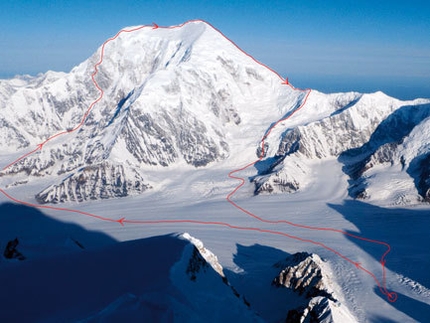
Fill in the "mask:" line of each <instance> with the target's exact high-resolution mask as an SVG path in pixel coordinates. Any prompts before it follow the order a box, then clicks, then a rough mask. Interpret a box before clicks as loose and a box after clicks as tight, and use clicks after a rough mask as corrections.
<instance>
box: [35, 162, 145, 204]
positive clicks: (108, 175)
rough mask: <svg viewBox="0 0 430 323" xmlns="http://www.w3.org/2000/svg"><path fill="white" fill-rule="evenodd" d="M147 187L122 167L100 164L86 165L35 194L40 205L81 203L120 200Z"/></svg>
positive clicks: (135, 174)
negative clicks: (114, 198) (108, 199)
mask: <svg viewBox="0 0 430 323" xmlns="http://www.w3.org/2000/svg"><path fill="white" fill-rule="evenodd" d="M148 188H150V186H149V185H148V184H145V182H144V180H143V178H142V177H141V176H140V174H139V173H138V172H136V171H134V172H130V171H128V172H126V171H125V170H124V167H123V166H122V165H110V164H108V163H102V164H98V165H95V166H86V167H83V168H81V169H79V170H78V171H77V172H76V173H73V174H71V175H69V176H68V177H67V178H66V179H64V180H63V181H62V182H61V183H60V184H58V185H52V186H49V187H47V188H46V189H44V190H43V191H42V192H40V193H38V194H37V195H36V199H37V201H38V202H39V203H42V204H43V203H61V202H66V201H75V202H82V201H87V200H96V199H107V198H112V197H123V196H127V195H135V194H139V193H142V192H143V191H145V190H146V189H148Z"/></svg>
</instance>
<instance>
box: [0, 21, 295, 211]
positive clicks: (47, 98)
mask: <svg viewBox="0 0 430 323" xmlns="http://www.w3.org/2000/svg"><path fill="white" fill-rule="evenodd" d="M102 48H103V52H102ZM101 55H102V56H101ZM101 57H102V59H101ZM100 60H102V62H101V64H100V65H98V66H97V73H96V74H95V81H96V82H97V86H98V87H100V89H101V90H102V91H103V95H102V96H101V92H100V91H99V90H98V89H97V87H96V86H95V85H94V84H93V82H92V81H91V74H92V73H93V72H94V66H95V65H96V64H97V63H98V62H99V61H100ZM0 94H1V98H2V100H1V102H0V108H1V109H2V119H0V123H1V124H2V125H4V127H2V132H4V133H5V135H4V136H3V135H2V136H1V139H0V147H1V148H2V149H4V150H6V151H7V150H9V151H17V150H21V151H23V154H24V153H25V152H27V151H28V150H31V149H32V147H36V146H37V145H38V144H39V143H41V142H44V140H46V138H49V137H51V136H53V135H55V134H57V133H60V132H66V134H63V135H61V136H59V137H58V138H56V139H55V140H52V141H49V142H48V143H46V144H45V145H44V146H43V147H42V149H41V150H39V151H38V152H37V153H35V154H32V155H31V156H28V157H27V158H25V159H23V160H21V161H20V162H19V163H16V164H14V165H12V166H10V167H8V168H7V169H6V170H5V171H4V172H3V174H4V175H16V174H21V177H22V176H24V174H25V175H31V176H33V177H39V176H58V175H60V176H61V178H60V179H59V180H58V181H57V183H56V184H53V185H51V186H50V187H48V188H46V189H45V190H44V191H42V192H40V193H39V194H37V198H38V200H39V201H41V202H43V203H45V202H64V201H81V200H86V199H98V198H102V197H103V198H109V197H118V196H124V195H128V194H138V193H140V192H142V191H144V190H145V189H146V188H149V187H150V186H151V183H149V182H148V180H147V179H146V176H145V174H144V171H143V170H144V169H147V168H151V167H153V166H162V167H168V166H170V165H174V164H177V165H179V164H184V165H189V166H191V167H205V166H207V165H209V164H211V163H214V162H216V161H220V160H223V159H225V158H227V157H229V156H231V155H234V154H236V153H238V152H235V151H232V148H231V147H232V146H236V145H237V144H238V143H241V145H243V144H244V145H248V144H249V143H252V145H255V147H257V144H258V137H259V136H260V134H261V133H262V132H264V130H265V129H266V127H267V123H269V120H273V119H275V120H276V119H277V118H279V117H280V116H282V115H283V114H284V113H286V112H287V111H288V110H289V109H291V108H292V107H294V105H295V104H297V102H298V101H300V100H301V98H300V93H297V92H296V91H293V90H292V89H291V88H290V87H288V86H285V85H282V84H281V80H280V79H279V77H278V76H277V75H276V74H274V73H272V72H271V71H269V70H268V69H266V68H265V67H263V66H261V65H260V64H258V63H256V62H255V61H254V60H253V59H252V58H250V57H249V56H247V55H245V54H244V53H243V52H241V51H240V50H239V49H238V48H237V47H236V46H235V45H234V44H232V43H231V42H230V41H228V40H227V39H226V38H224V37H223V36H222V35H221V34H220V33H219V32H217V31H216V30H214V29H213V28H212V27H210V26H209V25H207V24H205V23H203V22H190V23H187V24H185V25H184V26H182V27H178V28H166V29H163V28H159V29H155V30H154V29H152V28H151V27H147V28H142V29H139V30H136V31H133V32H124V33H122V34H120V35H119V36H118V37H117V38H115V39H113V40H111V41H109V42H107V43H106V44H105V46H104V47H101V48H100V49H99V50H98V52H97V53H95V54H94V55H93V56H92V57H91V58H90V59H88V60H87V61H85V62H83V63H82V64H80V65H79V66H77V67H76V68H74V69H73V70H72V71H71V72H70V73H69V74H64V73H54V72H48V73H47V74H44V75H41V76H38V77H36V78H28V79H27V78H21V79H14V80H10V81H2V82H1V83H0ZM100 96H101V99H100V100H99V101H97V102H96V104H92V103H93V102H95V100H96V99H97V98H98V97H100ZM89 107H91V109H89ZM88 111H89V113H88ZM259 119H262V120H259ZM256 121H257V122H256ZM250 129H251V131H250ZM242 141H245V142H243V143H242ZM24 148H25V149H24ZM106 165H109V166H106ZM88 167H90V168H91V170H92V172H93V173H94V174H93V175H91V176H90V177H94V179H93V180H90V181H80V180H79V177H81V176H84V175H83V173H82V169H88ZM109 167H113V168H115V169H118V171H119V172H122V174H123V175H121V180H120V181H121V183H127V184H124V185H126V186H127V190H125V189H122V190H121V192H119V191H118V190H117V189H116V188H118V187H117V185H116V184H115V183H116V181H117V179H118V176H116V175H115V176H105V177H106V183H107V185H108V186H112V187H116V188H112V189H108V190H107V192H108V193H107V194H104V193H100V189H101V188H100V187H98V188H97V186H98V185H99V184H101V183H102V182H100V181H98V179H97V178H102V175H100V176H99V177H97V176H98V175H97V174H102V173H108V172H106V171H105V169H107V168H109ZM115 172H116V171H115ZM129 176H131V177H129ZM18 177H19V176H18ZM109 177H110V179H109ZM9 182H11V180H9ZM17 183H18V182H17V181H16V182H15V183H14V184H17ZM137 186H138V187H137ZM64 192H66V193H64ZM82 192H85V193H84V194H83V193H82Z"/></svg>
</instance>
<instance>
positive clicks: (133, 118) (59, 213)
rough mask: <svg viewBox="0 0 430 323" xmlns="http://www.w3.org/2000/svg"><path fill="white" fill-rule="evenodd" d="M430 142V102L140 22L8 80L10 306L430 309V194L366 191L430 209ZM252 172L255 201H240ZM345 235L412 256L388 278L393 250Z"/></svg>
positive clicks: (325, 315)
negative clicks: (83, 52) (85, 54)
mask: <svg viewBox="0 0 430 323" xmlns="http://www.w3.org/2000/svg"><path fill="white" fill-rule="evenodd" d="M131 30H133V31H131ZM95 67H96V69H95ZM92 78H94V81H93V80H92ZM263 138H264V143H262V139H263ZM429 142H430V100H429V99H416V100H411V101H401V100H397V99H395V98H391V97H388V96H386V95H385V94H383V93H381V92H377V93H372V94H362V93H356V92H350V93H335V94H324V93H320V92H318V91H315V90H312V91H310V90H298V89H295V88H294V87H293V86H291V85H290V84H288V82H284V80H283V79H282V77H280V76H279V75H277V74H276V73H275V72H273V71H272V70H270V69H269V68H267V67H265V66H264V65H262V64H260V63H258V62H257V61H255V60H254V59H253V58H252V57H250V56H248V55H247V54H245V53H244V52H242V51H241V50H240V49H238V48H237V47H236V46H235V45H234V44H233V43H232V42H231V41H229V40H228V39H226V38H225V37H224V36H223V35H222V34H221V33H220V32H219V31H217V30H216V29H214V28H213V27H211V26H210V25H208V24H207V23H204V22H201V21H191V22H188V23H185V24H183V25H181V26H177V27H173V28H153V27H151V26H146V27H136V28H134V27H133V28H132V27H130V28H126V29H125V31H124V32H122V33H120V34H118V35H117V37H113V38H111V39H110V40H109V41H107V42H106V43H105V44H104V45H103V46H101V47H100V48H99V50H98V51H97V52H96V53H95V54H94V55H93V56H91V57H90V58H89V59H88V60H86V61H85V62H83V63H82V64H80V65H79V66H77V67H75V68H74V69H73V70H72V71H71V72H70V73H57V72H47V73H45V74H42V75H39V76H36V77H30V76H20V77H16V78H14V79H11V80H0V163H1V169H2V170H1V171H0V189H1V190H2V191H1V192H2V193H3V194H0V200H1V201H2V202H3V203H2V204H0V222H1V225H0V251H2V253H3V257H0V280H1V282H2V284H1V286H2V287H4V286H6V287H7V288H6V289H5V288H3V289H2V292H1V293H0V300H1V302H0V303H1V304H2V306H3V308H4V307H7V308H13V306H15V307H16V306H17V305H16V304H24V307H25V310H26V312H22V311H21V312H20V313H22V315H27V314H28V313H30V314H31V315H33V317H34V318H36V319H39V320H43V321H48V320H49V319H52V320H53V321H55V320H58V318H62V319H63V318H66V319H67V318H73V319H82V320H84V321H86V322H94V321H95V322H97V321H103V320H105V321H115V320H117V319H118V318H121V321H123V320H124V318H130V320H133V319H135V318H138V319H142V318H143V319H147V320H151V317H148V315H155V319H153V320H159V321H163V320H164V321H171V318H172V315H173V317H174V318H175V319H177V321H187V322H189V321H192V320H193V319H195V320H196V321H211V320H212V321H214V322H215V321H234V320H236V321H240V320H242V321H260V320H261V319H263V320H265V321H269V322H277V321H279V320H281V321H283V320H285V319H287V320H290V321H305V322H306V321H312V320H314V319H315V320H317V321H319V322H327V321H330V322H331V321H334V322H346V321H355V320H358V321H378V320H379V321H384V320H385V321H387V320H389V319H390V320H391V319H392V317H395V319H394V320H397V321H407V320H408V319H412V318H413V319H415V321H417V320H418V321H426V320H425V319H427V318H428V315H427V313H426V312H425V310H428V299H429V297H428V295H430V292H429V290H428V278H426V277H427V276H426V275H425V271H423V270H421V269H419V268H428V265H429V264H428V260H427V259H429V257H427V255H428V248H427V249H426V246H425V245H421V244H419V243H417V241H418V239H419V238H417V237H422V236H425V235H426V234H428V232H426V228H428V226H426V225H425V224H426V223H427V222H428V216H427V213H428V206H426V205H422V206H420V208H417V209H419V210H418V211H416V212H415V211H414V212H412V211H411V210H410V209H408V208H406V207H405V209H404V210H403V209H400V210H395V209H394V208H392V209H384V208H382V207H380V206H378V207H377V206H374V205H371V204H370V203H361V202H358V201H352V200H351V198H354V199H355V198H358V199H365V200H366V202H372V203H373V202H374V204H379V205H380V204H388V205H390V206H392V205H393V204H403V205H407V204H418V203H421V204H425V203H423V202H426V201H427V202H428V201H429V198H430V144H429ZM262 145H263V147H264V152H263V149H262ZM261 155H264V156H261ZM260 156H261V158H259V157H260ZM257 159H261V160H259V161H258V162H256V163H255V164H253V163H252V162H253V161H256V160H257ZM15 161H16V162H15ZM245 165H249V167H246V168H243V167H244V166H245ZM251 166H252V167H251ZM238 168H241V171H240V172H236V173H235V174H236V175H237V176H240V177H244V179H245V184H244V186H243V187H242V188H241V190H239V191H237V192H236V191H235V192H236V193H235V195H234V199H235V201H236V199H237V201H238V203H239V204H240V207H242V205H243V209H242V211H244V210H245V213H244V212H239V211H238V210H237V209H235V208H233V207H232V205H230V204H229V203H227V202H226V200H225V197H226V196H227V195H228V194H229V193H231V192H232V191H233V190H234V189H235V188H236V187H237V184H238V182H237V181H236V180H232V179H229V178H228V177H227V174H228V173H229V172H231V171H232V170H233V169H238ZM291 192H297V193H298V194H290V195H288V194H284V195H282V196H280V195H277V196H275V194H273V193H291ZM271 193H272V196H254V195H259V194H261V195H264V194H266V195H269V194H271ZM7 194H10V196H9V195H7ZM348 194H349V197H348V196H347V195H348ZM129 196H132V198H130V197H129ZM10 198H12V199H14V198H16V199H15V202H17V201H23V203H27V202H29V203H30V204H29V205H32V204H31V203H33V202H34V201H37V202H39V203H40V205H38V207H42V208H44V211H46V213H47V215H46V216H44V215H43V216H42V215H41V214H40V212H38V211H37V210H35V209H33V208H28V207H25V206H22V205H21V206H19V205H15V204H11V203H4V202H5V201H7V202H10ZM113 198H118V199H113ZM119 198H121V199H119ZM101 199H103V201H97V200H101ZM108 199H110V200H108ZM345 200H346V202H345ZM63 202H64V203H67V204H68V206H67V207H65V208H56V209H55V210H54V209H52V208H51V209H50V208H49V206H47V205H44V204H46V203H63ZM75 202H85V203H81V204H77V203H75ZM242 203H243V204H242ZM70 205H72V206H70ZM33 206H34V205H33ZM421 208H422V209H421ZM22 210H23V211H22ZM248 210H249V212H248ZM387 210H388V211H387ZM21 211H22V212H24V211H25V212H24V213H25V214H26V216H25V217H21V216H20V215H21V214H20V213H21ZM391 212H393V213H391ZM248 215H251V217H249V216H248ZM252 215H256V216H255V217H253V216H252ZM404 215H407V216H404ZM259 217H261V218H259ZM388 218H389V221H387V219H388ZM53 219H55V220H53ZM118 219H119V220H118ZM262 219H266V220H265V221H264V222H265V223H262ZM65 220H67V221H72V222H73V223H74V224H67V225H64V223H62V222H63V221H65ZM101 220H103V221H101ZM290 221H291V222H292V223H300V224H303V225H302V226H291V225H290V224H289V223H290ZM363 223H365V225H364V224H363ZM368 223H372V225H373V224H374V223H375V224H374V226H375V227H374V228H373V227H371V226H369V225H368ZM119 224H121V225H122V226H120V225H119ZM203 224H204V225H203ZM406 226H407V227H408V230H404V227H406ZM306 227H307V228H317V227H323V228H326V227H332V228H334V229H332V230H327V231H326V230H309V229H306ZM83 228H85V229H83ZM381 228H387V229H386V230H381ZM87 230H88V231H87ZM226 230H229V231H228V233H227V231H226ZM95 231H97V232H98V233H95ZM100 231H101V232H102V233H100ZM170 232H191V233H192V234H193V235H195V234H194V232H198V235H195V236H197V237H200V236H201V237H202V239H203V240H204V241H205V245H207V244H209V245H210V246H211V247H210V249H211V250H214V253H215V254H217V255H218V257H219V258H221V259H222V260H223V261H224V262H223V261H218V258H217V257H216V256H215V255H214V253H212V252H210V251H208V250H207V249H206V248H205V247H204V246H203V243H202V242H201V241H199V240H197V239H195V238H192V237H191V236H190V235H187V234H185V235H181V236H177V235H175V236H165V234H166V233H170ZM341 232H343V233H345V232H353V233H354V236H355V235H360V234H362V233H363V234H366V237H367V235H368V236H369V237H370V238H371V239H372V240H370V241H373V239H386V240H387V241H389V242H390V244H392V245H393V250H395V251H394V252H396V255H397V259H394V261H393V259H389V260H390V261H391V262H390V261H388V260H387V263H386V267H384V268H385V270H386V271H385V272H381V263H380V257H381V255H382V252H381V250H380V249H382V246H381V245H380V244H377V245H376V247H375V245H374V244H372V243H370V242H369V240H368V241H366V242H365V246H364V247H363V246H362V245H361V244H360V243H361V242H363V241H362V240H361V241H358V243H357V241H356V240H357V239H355V240H354V238H351V236H348V237H349V238H350V240H349V238H346V237H345V235H344V234H342V233H341ZM104 233H106V235H105V234H104ZM154 236H158V237H157V238H152V239H150V240H142V238H143V237H154ZM380 236H382V237H380ZM112 237H115V238H117V239H118V240H119V241H128V242H124V243H117V241H115V240H113V239H112ZM399 237H400V238H399ZM258 239H261V240H262V241H263V242H264V245H255V243H256V241H257V240H258ZM206 241H207V242H206ZM378 241H379V240H378ZM410 241H412V242H410ZM404 242H407V243H405V244H404ZM409 242H410V243H411V244H413V246H412V248H409V247H410V245H409V244H408V243H409ZM363 243H364V242H363ZM241 244H242V245H241ZM244 246H245V247H244ZM394 246H396V247H397V249H396V248H394ZM212 247H214V248H215V249H216V251H215V249H212ZM402 248H403V249H402ZM303 250H306V251H309V253H300V252H301V251H303ZM411 250H414V252H416V253H417V254H416V256H415V254H414V253H411ZM235 252H236V253H235ZM297 252H299V253H297ZM320 252H321V257H324V259H327V262H325V261H322V260H321V258H319V257H318V256H317V255H316V253H318V254H320ZM280 255H282V257H280ZM339 256H340V257H339ZM384 257H385V255H384ZM384 257H383V258H384ZM282 259H284V260H282ZM345 259H350V261H345ZM404 259H408V261H404ZM281 260H282V261H281ZM71 263H72V265H71ZM221 263H223V265H224V263H227V266H224V268H227V270H225V269H223V266H221ZM383 263H384V265H385V258H384V261H383ZM274 264H275V265H274ZM328 264H330V266H328ZM354 264H357V265H356V266H354ZM420 266H421V267H420ZM59 267H61V268H59ZM89 268H91V270H89ZM360 268H361V269H363V270H360ZM416 268H418V269H416ZM59 269H61V270H59ZM111 269H112V270H111ZM40 273H42V274H43V275H42V276H40V275H39V274H40ZM100 273H104V275H102V276H100ZM37 275H38V276H37ZM157 275H158V276H157ZM372 275H373V276H372ZM36 276H37V277H36ZM65 276H67V277H71V278H72V280H71V282H72V283H73V280H74V281H81V282H82V281H84V282H85V284H84V285H85V286H84V287H85V288H84V289H83V290H79V291H76V290H73V288H75V287H76V286H75V285H73V284H72V283H70V284H69V281H68V280H64V279H63V278H64V277H65ZM155 276H156V277H155ZM409 276H410V277H409ZM11 277H12V278H11ZM41 277H42V278H44V279H46V280H44V279H42V280H41ZM126 278H127V279H126ZM34 284H36V285H34ZM377 285H383V287H384V288H385V287H387V290H389V289H390V288H391V287H392V288H393V289H395V292H396V293H397V295H398V297H399V304H400V305H397V304H394V305H391V304H389V303H388V302H387V300H386V298H385V297H382V296H387V295H388V293H382V294H381V287H380V288H379V289H378V290H376V286H377ZM385 285H387V286H385ZM160 286H161V287H160ZM339 286H341V287H339ZM63 287H64V288H63ZM144 287H148V289H145V288H144ZM67 288H70V290H72V292H71V293H70V294H69V293H64V290H66V289H67ZM372 288H374V289H375V290H376V291H375V292H373V293H372ZM40 290H43V292H44V297H35V296H34V295H35V294H34V293H35V292H37V291H40ZM60 290H61V291H62V292H61V293H60V292H59V291H60ZM382 290H383V291H385V290H384V289H382ZM59 293H60V294H61V295H62V296H64V297H62V298H59V297H57V296H56V295H58V294H59ZM64 294H66V295H64ZM53 295H54V296H53ZM81 295H84V297H88V302H82V301H81V299H79V297H81ZM389 295H391V294H389ZM401 300H402V301H406V304H407V306H405V305H402V303H400V301H401ZM8 304H13V306H12V305H11V306H9V305H8ZM195 304H197V305H195ZM410 304H412V306H409V305H410ZM423 304H424V305H423ZM53 305H55V306H53ZM406 307H408V309H406ZM41 308H43V309H44V312H43V311H41ZM381 308H382V309H383V310H381ZM409 308H412V309H413V310H409ZM171 309H174V310H173V312H172V310H171ZM220 309H222V310H220ZM416 309H418V310H416ZM419 309H424V310H423V311H420V310H419ZM53 311H55V312H53ZM40 313H42V314H43V315H42V314H40ZM175 313H179V314H177V315H179V316H175V315H176V314H175ZM351 313H352V314H351ZM38 315H39V316H38ZM217 315H219V316H217ZM0 317H2V318H4V320H5V321H11V320H13V319H16V318H19V316H17V313H15V312H13V311H4V310H3V309H0ZM356 318H357V319H356Z"/></svg>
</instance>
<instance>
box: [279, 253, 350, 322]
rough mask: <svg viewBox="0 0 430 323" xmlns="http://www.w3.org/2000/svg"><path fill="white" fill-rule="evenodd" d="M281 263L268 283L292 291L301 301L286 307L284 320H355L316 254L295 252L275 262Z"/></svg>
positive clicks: (324, 265)
mask: <svg viewBox="0 0 430 323" xmlns="http://www.w3.org/2000/svg"><path fill="white" fill-rule="evenodd" d="M275 266H276V267H278V268H279V267H281V268H282V267H284V268H283V269H282V270H281V272H280V273H279V275H278V276H277V277H275V279H274V280H273V282H272V285H273V286H275V287H277V288H287V289H289V290H292V291H294V293H296V294H297V295H298V296H297V297H298V298H299V299H301V300H302V304H301V305H300V306H299V307H298V308H295V309H290V310H289V311H288V314H287V317H286V322H319V323H322V322H357V321H356V319H355V318H354V317H353V316H352V315H351V313H350V312H349V310H348V308H346V307H345V306H344V305H342V304H341V303H340V302H339V299H338V297H339V296H337V295H336V293H335V292H334V290H333V288H332V286H331V285H332V284H333V282H332V280H331V279H330V276H329V275H328V270H327V268H326V266H327V265H326V264H324V262H323V261H322V260H321V258H320V257H319V256H318V255H316V254H309V253H307V252H300V253H296V254H294V255H292V256H290V257H289V258H287V259H285V260H284V261H282V262H279V263H277V264H276V265H275Z"/></svg>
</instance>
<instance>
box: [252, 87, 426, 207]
mask: <svg viewBox="0 0 430 323" xmlns="http://www.w3.org/2000/svg"><path fill="white" fill-rule="evenodd" d="M347 95H348V94H339V95H338V97H337V98H336V100H333V98H332V99H330V96H327V97H325V98H321V97H320V98H317V99H316V98H315V97H312V96H311V97H310V100H309V101H310V103H308V104H309V105H311V106H312V105H318V104H320V106H321V107H322V110H325V115H321V116H320V117H319V118H318V119H317V120H315V121H311V122H308V123H302V124H299V125H298V126H294V127H292V128H291V129H288V130H287V131H285V133H284V134H283V137H282V139H281V141H280V144H279V148H278V150H277V152H276V153H275V155H274V156H273V162H271V163H269V166H268V167H267V168H266V169H265V170H263V171H261V172H260V174H259V175H258V176H256V177H255V178H254V182H255V184H256V193H257V194H260V193H272V192H275V193H276V192H294V191H297V190H299V189H301V188H303V187H304V186H306V184H307V183H308V182H309V177H310V176H311V174H312V171H311V169H312V167H311V166H309V161H312V160H321V159H327V158H333V157H335V158H338V160H339V162H341V163H342V164H344V167H343V170H344V172H345V173H346V174H347V175H348V176H349V177H350V187H349V194H350V195H351V196H352V197H354V198H368V197H369V196H370V191H372V189H370V191H368V190H367V187H368V186H369V185H371V182H372V180H371V179H370V180H369V177H370V178H371V177H374V176H375V174H376V173H375V172H378V171H380V170H381V167H379V166H383V165H386V166H388V165H390V166H396V165H401V166H399V167H397V169H396V170H395V173H397V175H395V178H397V179H400V178H401V181H402V182H405V183H410V184H411V185H409V186H408V188H407V190H408V192H405V187H404V185H403V186H402V187H399V186H398V185H392V184H390V183H388V184H386V185H387V187H386V188H385V190H391V193H390V195H391V196H390V199H393V200H394V201H395V202H394V203H410V202H413V201H414V200H415V201H417V200H419V199H425V198H426V197H425V196H426V194H427V190H428V188H429V187H428V180H427V178H428V174H427V173H426V172H425V171H424V172H422V171H421V172H420V171H419V170H418V169H419V168H420V167H419V166H416V165H418V164H419V163H421V162H423V163H424V164H425V157H426V156H427V155H428V154H429V147H428V144H427V142H428V140H427V138H426V137H427V135H426V134H428V132H429V130H428V129H429V128H428V123H426V122H425V120H427V119H428V117H429V116H430V105H429V103H428V102H429V101H428V100H420V99H418V100H415V101H409V102H402V101H399V100H396V99H393V98H390V97H387V96H386V95H384V94H382V93H374V94H364V95H361V94H354V93H351V94H349V95H350V97H349V99H347V97H348V96H347ZM331 96H333V95H331ZM342 97H343V100H342V99H341V98H342ZM418 129H420V130H418ZM415 131H416V132H418V131H419V132H420V133H421V134H422V135H421V136H419V139H415V140H414V144H413V145H404V144H403V143H405V142H408V140H407V138H408V136H409V134H412V132H415ZM423 136H424V137H425V138H423ZM415 137H417V136H415ZM406 156H409V157H406ZM411 156H413V157H411ZM415 157H416V158H417V159H415V162H414V163H412V165H411V166H410V162H411V160H412V159H413V158H415ZM376 166H377V169H378V170H375V167H376ZM425 168H426V167H424V169H425ZM421 169H422V168H421ZM385 171H388V168H387V167H386V168H385V170H384V172H385ZM389 171H390V172H391V173H392V174H393V171H394V168H393V167H391V168H390V169H389ZM406 171H407V173H408V174H410V175H411V176H407V174H406ZM385 177H387V178H386V179H387V180H388V176H385ZM411 177H412V178H411ZM375 183H376V182H375ZM414 186H415V188H414ZM378 189H381V187H380V186H378V187H375V188H374V189H373V190H374V191H375V190H378ZM417 192H418V193H419V195H420V196H421V197H419V195H418V194H417ZM414 195H415V197H414ZM379 196H380V197H382V195H379ZM386 197H387V196H386V195H384V196H383V197H382V198H386Z"/></svg>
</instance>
